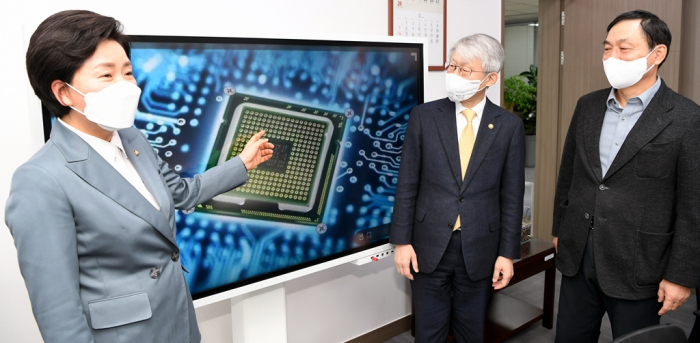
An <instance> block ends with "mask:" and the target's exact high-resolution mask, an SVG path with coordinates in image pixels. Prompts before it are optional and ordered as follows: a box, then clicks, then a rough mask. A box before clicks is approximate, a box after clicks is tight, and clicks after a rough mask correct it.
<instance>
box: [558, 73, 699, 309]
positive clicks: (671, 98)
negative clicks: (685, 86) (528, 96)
mask: <svg viewBox="0 0 700 343" xmlns="http://www.w3.org/2000/svg"><path fill="white" fill-rule="evenodd" d="M609 94H610V88H608V89H603V90H599V91H596V92H593V93H590V94H587V95H585V96H583V97H581V99H579V101H578V104H577V105H576V111H575V112H574V117H573V119H572V121H571V125H570V127H569V132H568V134H567V136H566V142H565V144H564V154H563V156H562V162H561V167H560V171H559V181H558V183H557V191H556V197H555V206H554V227H553V229H552V235H554V236H558V237H559V255H558V256H557V267H558V268H559V270H560V271H561V272H562V274H564V275H566V276H573V275H575V274H576V273H577V272H578V269H579V265H580V264H581V256H582V255H583V250H584V248H585V246H586V237H587V235H588V230H589V229H588V227H589V222H590V220H589V219H588V218H589V217H591V216H594V217H595V219H594V226H595V229H594V230H593V231H591V234H594V235H595V240H594V241H595V244H594V247H593V248H594V249H593V251H594V256H595V265H596V273H597V276H598V279H599V282H600V287H601V289H602V290H603V292H604V293H605V294H607V295H609V296H611V297H615V298H621V299H629V300H637V299H645V298H651V297H654V296H656V293H657V291H658V288H659V283H660V282H661V280H662V279H666V280H668V281H671V282H674V283H677V284H681V285H684V286H688V287H693V288H694V287H696V286H698V276H699V275H700V254H699V253H698V252H699V251H700V179H699V177H700V116H699V115H700V107H698V105H696V104H695V103H693V102H692V101H690V100H688V99H686V98H684V97H682V96H680V95H678V94H677V93H675V92H674V91H672V90H671V89H670V88H668V87H667V86H666V84H665V83H664V82H663V81H662V83H661V88H659V90H658V92H657V93H656V95H654V97H653V98H652V100H651V101H650V102H649V105H648V106H647V108H646V110H644V112H643V113H642V116H641V117H640V118H639V121H638V122H637V123H636V124H635V126H634V128H633V129H632V131H630V133H629V135H628V136H627V138H626V139H625V142H624V144H623V145H622V147H621V148H620V151H619V153H618V154H617V156H616V157H615V159H614V160H613V162H612V164H611V165H610V168H609V170H608V172H607V174H606V175H605V177H602V176H601V174H602V172H601V167H600V153H599V140H600V131H601V129H602V127H603V118H604V116H605V110H606V99H607V97H608V95H609Z"/></svg>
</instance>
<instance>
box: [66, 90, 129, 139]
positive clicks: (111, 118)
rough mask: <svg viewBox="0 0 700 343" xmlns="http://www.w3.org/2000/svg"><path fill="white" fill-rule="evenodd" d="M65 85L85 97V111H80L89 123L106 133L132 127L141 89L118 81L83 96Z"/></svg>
mask: <svg viewBox="0 0 700 343" xmlns="http://www.w3.org/2000/svg"><path fill="white" fill-rule="evenodd" d="M66 85H67V86H68V87H70V88H72V89H73V90H74V91H76V92H78V93H79V94H80V95H82V96H83V97H85V110H84V112H83V111H80V110H78V109H77V108H75V107H73V106H71V107H70V108H72V109H74V110H76V111H77V112H78V113H81V114H83V115H84V116H85V117H86V118H87V119H88V120H89V121H91V122H93V123H95V124H97V125H99V126H100V127H101V128H103V129H105V130H108V131H117V130H121V129H126V128H127V127H131V126H133V125H134V118H135V117H136V107H137V106H138V104H139V97H140V96H141V88H139V87H138V86H136V85H135V84H133V83H131V82H128V81H119V82H117V83H115V84H112V85H109V86H107V87H106V88H104V89H102V90H101V91H99V92H90V93H87V94H83V93H82V92H81V91H79V90H77V89H75V88H74V87H73V86H71V85H69V84H68V83H67V82H66Z"/></svg>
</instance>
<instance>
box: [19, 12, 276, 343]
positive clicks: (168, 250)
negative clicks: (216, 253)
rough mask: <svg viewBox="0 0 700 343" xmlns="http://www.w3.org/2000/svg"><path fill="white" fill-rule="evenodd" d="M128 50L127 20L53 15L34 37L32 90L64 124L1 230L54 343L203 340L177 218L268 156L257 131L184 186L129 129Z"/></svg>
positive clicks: (23, 179)
mask: <svg viewBox="0 0 700 343" xmlns="http://www.w3.org/2000/svg"><path fill="white" fill-rule="evenodd" d="M76 37H78V38H76ZM128 53H129V44H128V41H127V40H126V37H125V36H124V35H123V34H122V33H121V25H120V24H119V22H117V21H116V20H114V18H110V17H104V16H101V15H99V14H96V13H92V12H88V11H64V12H60V13H57V14H55V15H53V16H51V17H49V18H48V19H46V20H45V21H44V22H43V23H42V24H41V25H39V27H38V28H37V30H36V32H35V33H34V34H33V35H32V38H31V40H30V44H29V49H28V52H27V71H28V74H29V78H30V82H31V83H32V87H33V88H34V91H35V93H36V94H37V95H38V96H39V98H40V99H41V100H42V103H43V104H44V105H46V106H47V107H48V108H49V109H50V110H51V112H52V113H53V114H54V115H55V116H56V119H55V121H54V124H53V128H52V130H51V139H50V140H49V141H48V142H47V143H46V144H45V145H44V146H43V147H42V148H41V149H40V150H39V151H38V152H37V153H36V154H35V155H34V156H33V157H32V158H31V159H30V160H29V161H27V162H26V163H25V164H23V165H22V166H20V167H19V168H18V169H17V171H16V172H15V173H14V176H13V178H12V188H11V191H10V197H9V199H8V200H7V204H6V208H5V221H6V223H7V226H8V227H9V228H10V231H11V233H12V235H13V237H14V241H15V246H16V247H17V255H18V259H19V264H20V270H21V272H22V276H23V277H24V281H25V283H26V286H27V290H28V292H29V297H30V300H31V304H32V310H33V312H34V317H35V318H36V321H37V324H38V325H39V330H40V331H41V334H42V337H43V338H44V340H45V341H46V342H58V343H65V342H81V343H82V342H124V343H127V342H168V343H174V342H199V341H200V340H201V336H200V333H199V330H198V328H197V320H196V317H195V310H194V307H193V305H192V298H191V296H190V292H189V289H188V287H187V282H186V281H185V277H184V275H183V270H184V268H183V266H182V265H181V264H180V253H179V249H178V246H177V242H176V240H175V209H189V208H192V207H194V206H195V205H197V204H199V203H200V202H203V201H205V200H207V199H210V198H211V197H213V196H215V195H217V194H219V193H222V192H225V191H228V190H230V189H232V188H234V187H237V186H239V185H241V184H243V183H244V182H246V180H247V179H248V176H247V173H246V169H252V168H255V166H257V165H258V164H259V163H261V162H264V161H266V160H267V159H269V158H270V156H271V154H272V151H271V150H270V148H272V145H271V144H270V143H266V140H265V139H260V137H261V136H262V132H261V133H259V134H258V135H255V136H254V137H253V138H252V139H251V140H250V142H249V144H248V145H246V148H245V149H244V151H243V152H242V153H241V155H240V156H239V157H235V158H233V159H231V160H229V161H228V162H226V163H225V164H223V165H221V166H218V167H215V168H212V169H210V170H208V171H206V172H204V173H202V174H199V175H196V176H194V177H193V178H180V177H179V176H178V175H177V173H175V172H174V171H173V170H171V169H170V167H169V166H168V164H167V163H165V162H164V161H163V160H161V159H160V157H158V155H157V154H156V153H155V152H154V150H153V148H152V147H151V146H150V144H149V142H148V141H147V140H146V138H145V137H144V136H143V135H142V134H141V132H140V131H138V130H137V129H135V128H133V127H130V126H131V125H132V124H133V118H134V117H133V115H134V112H135V110H136V105H135V104H136V103H137V102H138V94H139V93H140V91H139V90H138V87H136V85H135V84H136V81H135V80H134V77H133V74H132V72H131V63H130V61H129V58H128ZM79 90H82V92H85V94H86V95H85V96H83V95H81V94H80V93H79V92H81V91H79ZM105 92H106V93H105ZM130 106H131V107H130ZM84 113H85V114H84ZM124 118H125V119H126V120H121V119H124ZM129 119H130V122H129ZM115 125H119V126H123V127H125V128H124V129H120V130H115V129H114V128H113V127H111V126H115Z"/></svg>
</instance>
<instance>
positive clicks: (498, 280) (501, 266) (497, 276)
mask: <svg viewBox="0 0 700 343" xmlns="http://www.w3.org/2000/svg"><path fill="white" fill-rule="evenodd" d="M513 275H515V273H514V272H513V259H510V258H505V257H503V256H498V258H497V259H496V265H495V266H494V267H493V278H492V279H491V281H492V282H493V284H491V287H493V289H501V288H505V287H506V286H508V283H509V282H510V279H512V278H513Z"/></svg>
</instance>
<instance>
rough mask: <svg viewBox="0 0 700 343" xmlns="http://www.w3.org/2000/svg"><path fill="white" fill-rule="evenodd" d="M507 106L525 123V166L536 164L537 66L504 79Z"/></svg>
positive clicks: (504, 94) (504, 96)
mask: <svg viewBox="0 0 700 343" xmlns="http://www.w3.org/2000/svg"><path fill="white" fill-rule="evenodd" d="M503 98H504V102H505V107H506V109H507V110H509V111H511V112H512V113H514V114H515V115H517V116H519V117H520V118H521V119H522V120H523V124H524V125H525V135H526V136H525V144H526V147H525V166H526V167H534V166H535V132H536V123H537V66H535V65H530V70H528V71H524V72H522V73H520V75H516V76H511V77H509V78H507V79H505V80H504V86H503Z"/></svg>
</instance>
